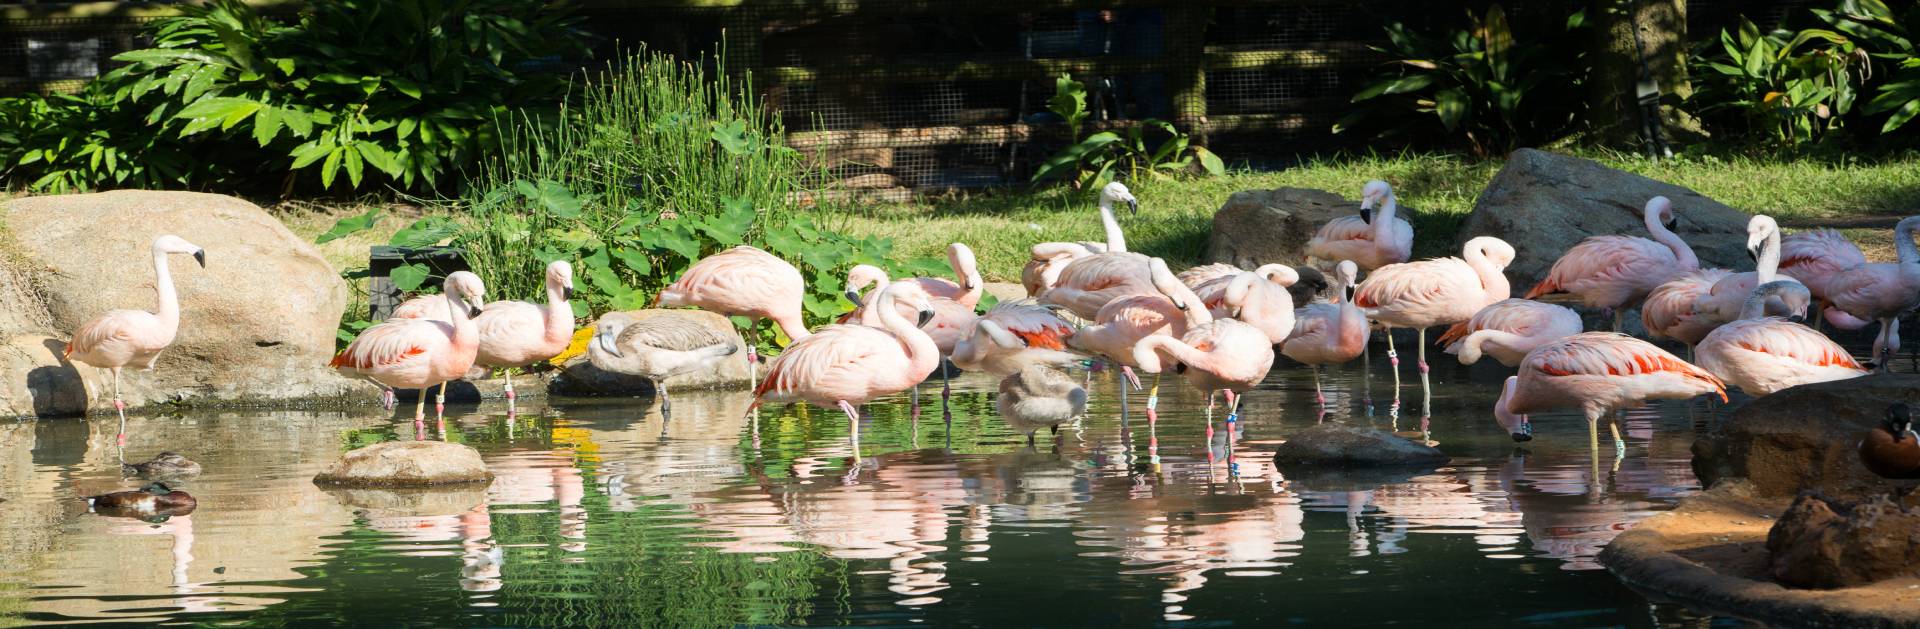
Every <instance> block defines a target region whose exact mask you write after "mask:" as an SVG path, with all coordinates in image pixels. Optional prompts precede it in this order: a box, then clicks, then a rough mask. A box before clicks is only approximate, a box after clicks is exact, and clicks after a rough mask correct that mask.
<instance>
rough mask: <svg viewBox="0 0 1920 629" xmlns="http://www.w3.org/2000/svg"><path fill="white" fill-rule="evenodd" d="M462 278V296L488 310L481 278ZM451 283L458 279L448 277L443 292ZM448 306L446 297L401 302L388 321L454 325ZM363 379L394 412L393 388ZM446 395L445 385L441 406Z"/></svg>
mask: <svg viewBox="0 0 1920 629" xmlns="http://www.w3.org/2000/svg"><path fill="white" fill-rule="evenodd" d="M460 278H461V279H460V280H459V281H463V282H465V283H466V286H462V287H461V288H462V289H463V290H465V291H466V292H464V293H461V294H463V295H470V296H471V297H470V299H469V300H470V301H472V302H473V303H474V305H477V306H480V307H481V308H483V309H484V308H486V305H487V303H486V299H485V297H486V294H487V287H486V286H483V285H481V284H480V276H478V275H473V274H471V273H469V274H467V275H463V276H460ZM464 278H472V281H466V280H465V279H464ZM451 281H456V278H455V277H454V276H448V277H447V278H446V280H445V281H443V282H442V290H443V291H444V289H445V286H444V284H445V283H446V282H451ZM446 306H447V298H446V296H445V295H420V296H417V297H414V298H412V299H408V300H406V301H403V302H400V305H399V306H395V307H394V309H393V314H391V315H388V316H387V320H389V321H391V320H393V319H426V320H428V321H440V322H443V323H449V324H450V323H453V320H452V319H451V318H450V317H451V314H450V313H448V312H447V308H446ZM341 373H343V374H347V373H348V371H347V370H345V369H343V370H341ZM349 375H351V374H349ZM362 379H364V380H366V381H367V382H372V383H374V384H376V385H379V387H380V407H381V408H384V409H387V410H393V387H389V386H387V385H384V384H380V383H379V382H375V381H374V380H373V379H372V378H366V377H364V376H362ZM446 393H447V392H446V387H445V386H444V385H443V386H441V387H440V395H439V398H438V400H439V403H440V404H445V403H446V401H447V395H446Z"/></svg>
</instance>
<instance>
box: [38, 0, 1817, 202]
mask: <svg viewBox="0 0 1920 629" xmlns="http://www.w3.org/2000/svg"><path fill="white" fill-rule="evenodd" d="M1477 4H1484V2H1475V1H1473V0H1440V1H1437V2H1436V1H1421V0H1104V1H1099V0H627V1H624V2H623V1H618V0H597V1H591V0H590V1H588V2H586V3H584V4H580V5H577V6H578V7H579V9H578V10H579V11H580V12H581V13H582V14H583V17H585V18H586V19H585V20H584V25H585V26H586V27H587V28H588V29H589V30H590V31H591V32H592V33H593V34H594V36H595V37H596V38H597V39H598V41H599V46H598V47H597V49H598V50H599V52H600V53H602V54H601V56H603V57H606V56H611V55H613V54H615V53H616V52H617V48H618V47H620V46H631V45H634V44H645V45H647V46H648V47H649V48H652V49H654V50H661V51H666V52H670V53H673V54H677V55H680V56H682V57H684V58H696V57H699V56H702V55H706V56H707V57H708V58H713V56H714V55H715V54H716V53H718V52H721V51H724V58H725V62H726V65H727V70H729V71H732V72H751V73H752V75H753V77H754V82H755V83H754V84H755V88H756V89H757V90H759V91H760V92H762V94H763V95H764V97H765V100H766V102H767V103H768V104H769V105H770V106H772V107H775V108H777V109H778V110H779V111H780V112H781V113H782V114H783V115H784V117H785V119H786V121H787V127H788V129H789V130H790V131H791V132H792V135H791V138H790V142H791V144H793V145H794V146H795V147H796V148H801V149H805V150H809V151H812V152H816V153H817V154H821V155H823V156H824V158H825V159H826V160H827V165H828V166H829V171H830V173H831V174H832V175H833V177H834V179H835V180H836V181H837V183H838V186H839V187H840V188H841V189H843V190H846V191H852V192H851V193H853V194H859V195H862V196H874V197H878V198H882V199H895V198H903V197H904V196H906V195H907V194H910V193H911V192H912V191H915V190H926V189H938V188H969V187H980V186H993V185H1007V184H1019V183H1024V182H1025V181H1026V179H1027V177H1028V176H1030V174H1031V173H1032V172H1033V170H1034V168H1035V166H1036V164H1037V163H1039V161H1040V160H1043V159H1044V158H1045V157H1046V156H1047V155H1049V154H1051V153H1052V152H1053V151H1055V150H1058V149H1059V148H1061V147H1063V146H1065V145H1066V144H1067V143H1068V142H1069V141H1070V139H1069V138H1067V137H1065V132H1064V130H1063V129H1062V127H1063V126H1064V125H1062V124H1060V120H1059V118H1058V117H1057V116H1054V115H1053V114H1051V113H1050V112H1048V110H1047V102H1048V99H1049V98H1051V97H1052V96H1053V92H1054V78H1055V77H1056V76H1059V75H1062V74H1070V75H1072V76H1073V77H1074V78H1075V79H1077V80H1080V81H1082V82H1083V83H1085V84H1086V86H1087V88H1088V103H1089V106H1090V110H1091V114H1092V119H1093V122H1094V124H1096V125H1105V126H1125V125H1128V124H1134V123H1137V122H1138V121H1141V120H1144V119H1150V118H1151V119H1165V120H1169V121H1172V122H1173V123H1175V124H1176V125H1177V126H1178V127H1179V128H1180V129H1181V130H1182V131H1184V132H1187V133H1190V134H1192V135H1193V137H1194V139H1195V140H1196V141H1197V142H1201V143H1205V144H1206V145H1208V146H1210V147H1212V148H1213V149H1214V151H1215V152H1216V153H1220V154H1222V155H1223V156H1225V157H1226V158H1228V159H1229V160H1243V161H1251V162H1255V163H1259V162H1264V161H1284V160H1286V159H1288V158H1290V157H1291V156H1293V155H1296V154H1301V153H1305V152H1310V151H1313V150H1317V149H1323V148H1330V147H1335V146H1338V145H1339V140H1340V138H1337V137H1336V136H1334V135H1333V134H1332V133H1331V127H1332V124H1333V122H1334V120H1336V119H1337V118H1338V117H1339V115H1341V113H1343V109H1344V108H1345V107H1346V105H1347V102H1348V99H1349V98H1350V97H1351V95H1352V94H1353V93H1354V92H1355V91H1357V90H1358V89H1359V88H1360V87H1362V86H1363V85H1364V84H1365V83H1366V82H1367V80H1368V78H1369V77H1370V76H1371V75H1373V74H1374V73H1376V72H1378V70H1379V63H1380V62H1381V61H1382V60H1383V57H1382V56H1381V55H1379V54H1378V53H1376V52H1374V51H1373V49H1372V48H1371V47H1372V46H1375V45H1378V44H1380V43H1381V40H1382V38H1383V30H1382V26H1383V25H1385V24H1387V23H1389V22H1392V21H1405V22H1409V23H1416V24H1417V23H1439V22H1442V21H1444V22H1447V23H1453V22H1457V21H1458V20H1457V18H1458V17H1459V13H1460V12H1461V11H1463V10H1466V9H1467V8H1468V7H1469V6H1470V5H1477ZM1689 4H1690V11H1689V13H1690V15H1689V25H1690V29H1692V30H1693V31H1695V38H1696V40H1703V39H1705V38H1707V37H1712V36H1713V33H1717V32H1718V30H1719V29H1720V28H1723V27H1725V26H1726V25H1728V24H1731V23H1732V22H1733V20H1734V16H1736V15H1742V14H1744V15H1747V16H1748V17H1750V18H1752V19H1754V20H1755V21H1756V22H1760V23H1761V25H1762V26H1763V27H1770V26H1772V25H1773V24H1777V23H1779V22H1780V21H1781V19H1782V18H1783V17H1784V16H1786V15H1788V14H1789V13H1790V12H1791V11H1794V10H1797V9H1800V8H1802V7H1804V6H1806V5H1808V4H1809V2H1807V0H1691V2H1689ZM1513 5H1514V6H1512V8H1511V11H1512V12H1515V13H1520V12H1525V11H1529V10H1541V11H1546V10H1552V11H1564V10H1565V8H1564V7H1561V6H1560V5H1558V4H1555V3H1524V2H1522V3H1513ZM60 6H61V5H60V4H58V3H44V2H41V3H29V4H24V5H14V6H13V7H11V8H12V9H13V10H14V11H13V12H12V13H0V15H10V16H12V17H9V18H7V19H4V20H0V95H6V94H12V93H21V92H26V91H70V90H73V89H77V88H78V87H79V86H80V85H82V84H84V82H85V81H86V80H87V79H89V78H91V77H93V76H97V75H98V74H100V73H102V72H104V71H106V70H107V69H109V68H110V67H111V64H112V63H113V62H112V61H111V58H112V56H113V55H115V54H117V53H119V52H122V51H125V50H129V49H134V48H138V47H140V46H141V45H143V44H144V43H145V42H143V41H142V37H141V35H140V31H141V28H142V27H143V26H144V24H145V23H146V22H147V21H150V20H151V19H153V17H152V15H153V14H152V13H147V14H140V15H136V14H133V13H130V12H121V11H112V10H109V11H106V12H104V13H103V14H98V15H96V16H93V17H55V16H58V15H62V14H64V13H70V12H64V11H62V10H60V8H59V7H60ZM76 6H77V5H76ZM143 6H145V5H143ZM9 8H10V7H9V6H8V5H7V4H5V3H0V12H4V11H7V10H8V9H9ZM582 61H586V60H582ZM572 67H578V66H577V65H576V66H570V65H567V64H559V65H556V66H555V68H556V70H557V71H565V70H567V69H570V68H572Z"/></svg>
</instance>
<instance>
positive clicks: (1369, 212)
mask: <svg viewBox="0 0 1920 629" xmlns="http://www.w3.org/2000/svg"><path fill="white" fill-rule="evenodd" d="M1360 222H1362V223H1366V224H1368V225H1372V224H1373V208H1370V207H1361V208H1360Z"/></svg>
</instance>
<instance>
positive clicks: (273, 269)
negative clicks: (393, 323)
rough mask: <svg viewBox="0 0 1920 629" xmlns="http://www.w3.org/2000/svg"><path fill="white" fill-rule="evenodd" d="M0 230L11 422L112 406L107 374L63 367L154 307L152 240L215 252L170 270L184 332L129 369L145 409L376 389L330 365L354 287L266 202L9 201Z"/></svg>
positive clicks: (107, 195) (104, 197)
mask: <svg viewBox="0 0 1920 629" xmlns="http://www.w3.org/2000/svg"><path fill="white" fill-rule="evenodd" d="M5 210H6V213H5V217H6V218H5V223H6V229H5V230H0V234H5V236H7V237H9V238H8V240H10V242H4V243H0V252H4V253H5V254H6V255H4V256H0V312H4V313H7V314H5V315H0V338H4V339H5V342H4V343H0V383H3V384H0V415H39V416H51V415H70V414H79V413H82V412H85V411H86V409H87V404H88V401H87V397H86V388H85V387H84V386H83V384H82V382H81V378H83V377H84V378H85V379H88V380H93V381H94V386H93V387H91V388H92V389H93V390H94V391H95V392H96V393H97V394H98V397H97V399H95V400H93V402H92V403H93V405H95V406H96V407H101V408H106V409H109V410H110V409H111V408H112V401H111V400H109V399H108V398H107V397H106V395H105V392H106V391H108V390H109V389H110V387H109V385H108V383H107V377H108V376H107V374H106V372H105V371H103V370H95V369H92V368H90V367H86V366H84V365H79V366H76V365H73V364H71V363H68V362H66V361H65V360H63V359H62V358H61V350H62V349H64V346H65V340H66V339H67V338H68V336H69V335H71V334H72V333H73V331H74V330H75V329H77V328H79V327H80V324H81V323H84V322H85V321H86V320H88V319H90V318H92V317H94V316H96V315H99V314H101V313H103V312H106V311H109V310H115V309H141V310H152V309H153V308H154V306H155V299H154V276H153V270H152V269H153V256H152V246H153V239H154V238H155V237H156V236H159V235H161V234H177V235H180V236H181V237H184V238H187V239H189V240H191V241H193V242H194V243H196V244H199V245H201V246H203V247H206V249H207V266H206V268H204V269H202V268H199V267H198V266H197V265H195V264H194V263H193V261H192V260H191V259H189V258H186V257H184V256H174V257H173V259H171V260H169V261H168V262H169V263H170V265H171V267H172V276H173V281H174V284H175V286H176V288H177V289H178V291H179V295H180V307H181V314H180V335H179V337H178V338H177V339H176V340H175V341H174V344H173V347H172V348H170V349H168V350H167V351H166V352H165V353H163V354H161V355H160V362H159V365H158V369H157V370H156V371H154V372H152V373H139V372H133V373H127V374H123V376H122V378H121V389H122V392H123V394H124V397H125V399H126V400H127V402H128V403H130V404H132V405H134V406H140V405H144V404H150V403H154V402H163V401H172V400H185V401H187V402H190V403H192V402H207V403H216V404H217V403H220V402H243V403H244V402H253V403H259V402H269V401H283V400H290V399H300V398H313V397H337V396H342V395H347V394H349V393H358V394H362V395H365V396H366V399H368V400H372V399H374V394H373V389H372V388H371V387H367V386H365V385H361V384H359V383H356V382H355V381H352V380H348V379H345V378H341V377H339V376H338V375H337V374H334V373H333V372H332V370H329V369H327V368H326V363H327V359H328V357H329V356H331V355H332V353H333V349H334V336H335V333H336V329H337V328H338V326H339V324H340V314H341V312H342V311H343V310H344V309H345V308H346V303H347V285H346V282H345V281H344V280H342V279H341V278H340V274H339V273H338V272H337V271H335V270H334V269H333V268H332V267H331V266H329V265H328V264H327V262H326V260H325V259H324V258H322V257H321V255H320V252H319V250H317V249H315V248H314V247H313V245H311V244H309V243H307V242H306V241H305V240H302V239H301V238H299V237H297V236H295V235H294V234H293V232H290V231H288V230H287V228H286V227H285V226H282V225H281V224H280V221H279V220H277V219H275V218H274V217H273V216H271V215H268V214H267V213H266V211H264V210H261V209H260V208H259V207H258V206H255V205H253V204H252V203H248V202H246V201H243V200H240V199H236V198H233V197H227V196H220V195H214V194H200V193H193V192H153V191H140V190H123V191H116V192H102V193H97V194H69V195H56V196H36V197H25V198H20V199H14V200H12V201H8V202H6V204H5Z"/></svg>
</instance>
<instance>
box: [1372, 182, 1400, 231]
mask: <svg viewBox="0 0 1920 629" xmlns="http://www.w3.org/2000/svg"><path fill="white" fill-rule="evenodd" d="M1399 212H1400V201H1399V199H1397V198H1395V197H1394V195H1393V193H1392V192H1388V193H1387V197H1386V198H1385V199H1382V200H1381V201H1380V215H1379V216H1375V217H1373V241H1374V242H1376V243H1389V242H1393V219H1394V218H1395V215H1396V214H1398V213H1399Z"/></svg>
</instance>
